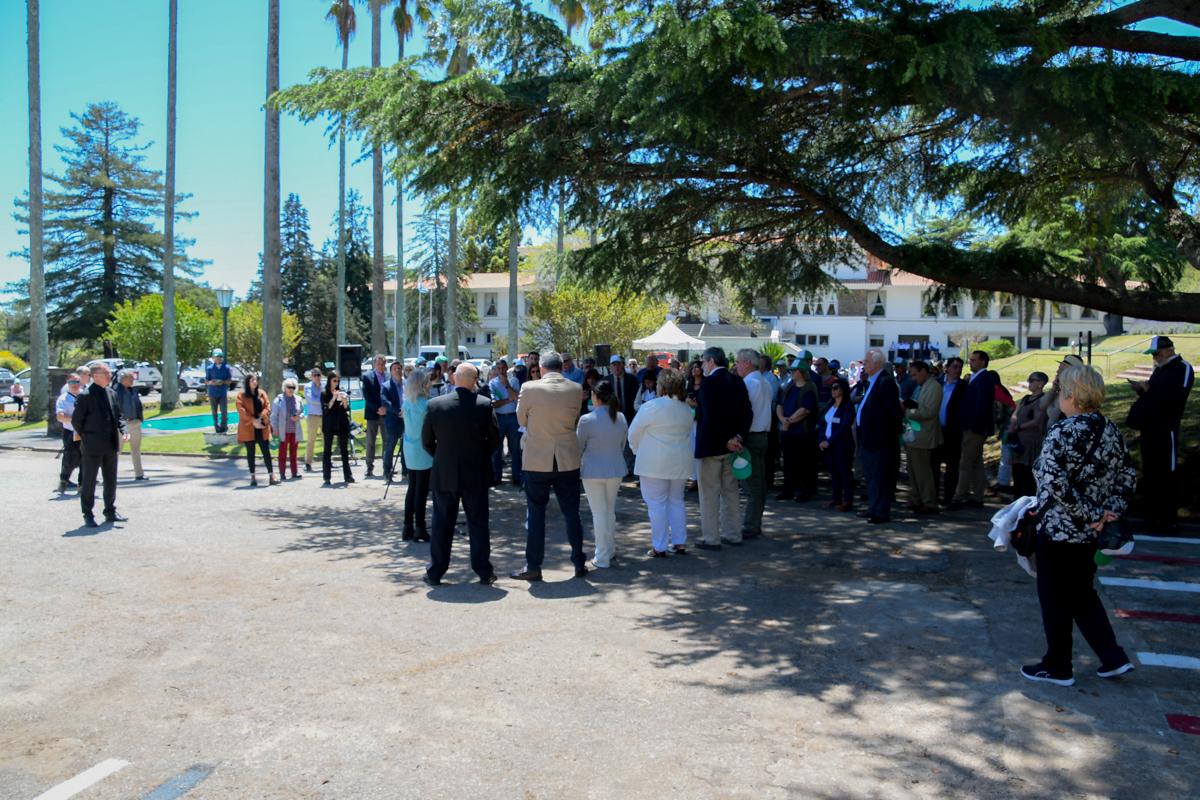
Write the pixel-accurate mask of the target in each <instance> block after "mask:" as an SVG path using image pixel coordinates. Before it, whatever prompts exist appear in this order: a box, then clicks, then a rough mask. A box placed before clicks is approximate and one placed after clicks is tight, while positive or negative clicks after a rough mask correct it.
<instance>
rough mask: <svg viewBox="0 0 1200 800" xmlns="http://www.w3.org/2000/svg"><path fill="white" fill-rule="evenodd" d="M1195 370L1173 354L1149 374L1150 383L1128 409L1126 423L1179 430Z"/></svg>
mask: <svg viewBox="0 0 1200 800" xmlns="http://www.w3.org/2000/svg"><path fill="white" fill-rule="evenodd" d="M1195 380H1196V374H1195V372H1194V371H1193V370H1192V365H1191V364H1189V363H1187V362H1186V361H1184V360H1183V359H1182V358H1181V357H1180V356H1175V357H1174V358H1172V359H1171V360H1170V361H1168V362H1167V363H1165V364H1163V365H1162V366H1161V367H1155V369H1154V372H1153V373H1152V374H1151V375H1150V381H1149V383H1150V386H1149V388H1148V389H1147V390H1146V392H1145V393H1144V394H1143V395H1142V396H1141V397H1139V398H1138V399H1137V400H1136V401H1135V402H1134V404H1133V406H1132V407H1131V408H1130V409H1129V417H1128V418H1127V419H1126V420H1125V424H1126V425H1128V426H1129V427H1131V428H1133V429H1134V430H1138V431H1147V432H1160V431H1163V432H1165V431H1175V432H1178V431H1179V423H1180V421H1181V420H1182V419H1183V409H1184V406H1185V405H1187V399H1188V394H1189V393H1191V391H1192V384H1193V383H1194V382H1195Z"/></svg>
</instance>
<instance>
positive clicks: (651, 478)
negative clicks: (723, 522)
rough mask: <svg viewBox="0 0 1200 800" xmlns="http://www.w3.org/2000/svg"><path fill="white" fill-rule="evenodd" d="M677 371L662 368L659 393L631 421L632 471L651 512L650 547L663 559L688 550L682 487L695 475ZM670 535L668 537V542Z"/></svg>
mask: <svg viewBox="0 0 1200 800" xmlns="http://www.w3.org/2000/svg"><path fill="white" fill-rule="evenodd" d="M686 398H687V386H686V383H685V380H684V377H683V375H682V374H680V372H679V371H678V370H672V369H664V370H662V371H661V372H659V373H658V397H656V398H655V399H653V400H651V401H650V402H649V403H644V404H643V405H642V407H641V410H639V411H638V413H637V416H635V417H634V418H633V424H632V425H630V426H629V447H630V448H631V449H632V450H633V452H634V453H635V454H636V455H637V458H636V460H635V461H634V465H633V471H634V473H635V474H636V475H638V477H640V478H641V484H642V498H643V499H644V500H645V501H646V510H647V512H648V513H649V515H650V536H651V549H650V551H649V552H648V553H647V554H646V555H648V556H651V557H652V558H663V557H665V556H666V555H667V547H668V546H670V547H671V549H673V550H674V551H675V553H677V554H679V555H682V554H684V553H686V552H687V546H686V545H687V512H686V510H685V509H684V506H683V491H684V487H685V486H686V485H687V480H688V478H690V477H691V476H692V468H693V466H694V464H693V458H692V453H693V450H692V448H691V447H689V446H688V442H689V441H690V440H691V435H692V409H691V408H690V407H689V406H688V404H687V402H686ZM668 540H669V541H668Z"/></svg>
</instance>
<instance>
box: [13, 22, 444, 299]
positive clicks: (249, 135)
mask: <svg viewBox="0 0 1200 800" xmlns="http://www.w3.org/2000/svg"><path fill="white" fill-rule="evenodd" d="M281 5H282V10H281V20H280V25H281V30H280V82H281V85H282V86H285V87H286V86H290V85H293V84H296V83H300V82H303V81H304V80H305V79H306V75H307V74H308V71H309V70H310V69H312V68H313V67H317V66H340V64H341V55H340V51H339V48H338V44H337V38H336V36H335V34H334V28H333V25H332V24H331V23H330V22H328V21H326V20H325V12H326V10H327V9H328V7H329V3H328V2H327V0H321V1H318V0H282V3H281ZM118 6H120V9H121V10H120V11H119V12H118V11H117V10H116V9H117V7H118ZM41 15H42V31H41V64H42V68H41V84H42V149H43V161H44V166H45V169H46V170H47V171H50V172H57V171H58V170H59V168H60V162H59V160H58V154H57V153H56V152H55V151H54V149H53V145H55V144H57V143H59V142H60V141H61V139H62V137H61V134H60V128H62V127H64V126H68V125H70V124H71V118H70V114H71V113H72V112H76V113H79V112H82V111H83V109H84V108H85V107H86V106H87V104H88V103H91V102H96V101H102V100H112V101H114V102H116V103H117V104H118V105H120V106H121V108H122V109H123V110H124V111H125V112H126V113H128V114H131V115H133V116H135V117H137V118H138V119H139V120H141V122H142V125H143V128H142V132H143V134H144V138H145V140H146V141H153V142H154V146H153V148H152V149H151V150H149V151H148V153H147V164H148V165H150V166H152V167H153V168H155V169H163V168H164V164H165V162H164V159H165V158H166V146H165V143H166V63H167V3H166V0H121V2H120V3H115V2H96V0H46V1H44V2H43V3H42V7H41ZM266 24H267V15H266V3H265V2H261V0H259V1H258V2H255V1H253V0H180V2H179V43H178V53H179V79H178V112H177V113H178V133H177V143H176V170H177V176H176V186H177V190H178V191H180V192H188V193H191V194H192V198H191V200H190V201H189V202H188V204H187V205H186V208H187V209H188V210H190V211H195V212H198V216H197V217H196V218H194V219H193V220H191V221H187V222H183V223H182V224H181V225H179V226H178V227H177V231H178V234H179V235H181V236H187V237H189V238H193V239H195V240H196V244H195V246H194V247H193V248H192V250H191V254H192V255H193V256H195V257H197V258H201V259H206V260H211V262H212V264H211V265H210V266H209V267H208V268H207V270H206V271H205V273H204V275H203V276H202V277H203V279H204V280H207V281H208V282H210V283H211V284H213V285H214V286H215V285H219V284H221V283H222V282H228V283H229V285H230V286H233V287H234V288H235V289H236V290H237V291H238V293H239V294H240V293H242V292H244V291H245V290H246V288H247V286H248V285H249V284H250V281H251V280H252V279H253V277H254V272H255V269H256V267H257V263H258V253H259V252H260V251H261V250H262V196H263V163H262V159H263V120H264V112H263V109H262V105H263V99H264V96H265V92H266V66H265V61H266V58H265V53H266ZM370 27H371V26H370V14H369V13H368V12H367V10H366V9H365V8H359V9H358V34H357V35H356V36H355V38H354V40H353V41H352V42H351V45H350V64H351V65H352V66H356V65H367V64H369V63H370V58H371V37H370ZM25 32H26V26H25V3H24V2H23V1H22V0H3V1H2V2H0V75H2V76H3V78H2V79H0V80H2V82H0V108H3V109H5V113H4V114H0V201H2V203H3V208H4V214H3V216H2V217H0V282H4V283H7V282H9V281H12V280H16V279H18V278H21V277H25V276H28V274H29V267H28V263H27V262H26V261H24V260H23V259H21V258H17V257H13V256H10V255H9V253H11V252H12V251H14V250H19V249H20V248H22V247H24V246H26V244H27V239H26V237H25V236H21V235H18V230H19V225H18V223H17V222H16V221H15V220H13V218H12V214H11V212H12V210H13V207H12V205H11V204H12V200H13V199H14V198H16V197H17V196H18V195H20V194H21V193H23V192H24V191H25V189H26V187H27V185H28V179H29V167H28V161H27V153H28V150H27V148H28V117H27V115H26V102H27V96H26V62H25V52H26V51H25ZM423 47H424V43H423V42H422V41H421V38H420V32H419V31H418V34H417V36H415V37H414V38H413V39H412V40H410V41H409V42H408V44H407V47H406V49H407V52H408V53H410V54H411V53H414V52H418V51H419V50H420V49H423ZM397 55H398V51H397V42H396V36H395V34H394V32H393V31H392V29H391V26H390V22H389V21H388V12H386V11H385V15H384V32H383V62H384V63H385V64H387V63H391V62H394V61H395V60H396V58H397ZM281 125H282V130H281V140H282V150H281V157H280V161H281V173H282V174H281V183H282V190H283V194H284V196H285V197H286V196H287V194H288V193H289V192H296V193H297V194H299V195H300V198H301V200H302V201H303V203H304V205H305V207H307V208H308V211H309V216H310V220H311V222H312V225H313V240H314V243H316V244H317V245H318V246H320V244H321V243H322V242H323V241H324V240H325V239H326V238H327V237H328V236H329V233H330V229H329V227H328V226H329V222H330V221H331V220H332V219H333V217H334V214H335V213H336V211H337V177H338V158H337V148H336V146H335V147H332V148H331V147H329V144H328V141H327V139H326V136H325V132H324V130H325V126H324V124H322V123H321V122H316V123H313V124H311V125H307V126H305V125H302V124H300V123H299V122H298V121H297V120H296V119H295V118H292V117H288V116H286V115H285V116H283V117H282V119H281ZM347 154H348V160H349V161H351V162H352V163H351V165H350V167H349V169H348V178H347V182H348V187H351V188H356V189H358V190H359V191H360V192H361V193H362V194H363V195H364V197H365V198H366V199H367V202H368V203H369V201H370V197H371V191H370V189H371V166H370V161H369V160H368V161H365V162H362V163H358V164H354V163H353V160H354V159H355V158H357V157H358V156H359V155H361V150H360V146H359V145H358V143H356V142H351V143H350V145H349V146H348V148H347ZM385 192H386V195H385V197H386V202H387V204H388V208H387V210H386V211H385V213H384V221H385V225H386V233H385V239H384V241H385V243H386V247H385V251H386V252H387V253H388V254H394V253H395V249H396V245H395V241H396V230H395V222H396V220H395V210H394V205H393V203H394V202H395V190H394V189H393V188H392V187H390V186H388V187H386V189H385ZM420 210H421V208H420V205H419V204H415V203H413V202H411V201H410V202H409V203H408V204H406V206H405V214H406V215H407V218H411V217H412V216H413V215H414V214H416V213H419V212H420ZM406 227H407V226H406Z"/></svg>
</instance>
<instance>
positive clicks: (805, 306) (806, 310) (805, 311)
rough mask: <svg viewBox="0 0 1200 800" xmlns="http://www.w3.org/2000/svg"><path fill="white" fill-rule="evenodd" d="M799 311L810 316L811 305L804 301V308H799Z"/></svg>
mask: <svg viewBox="0 0 1200 800" xmlns="http://www.w3.org/2000/svg"><path fill="white" fill-rule="evenodd" d="M800 313H801V314H803V315H804V316H806V317H807V316H811V315H812V306H811V305H809V304H808V303H805V304H804V308H802V309H800Z"/></svg>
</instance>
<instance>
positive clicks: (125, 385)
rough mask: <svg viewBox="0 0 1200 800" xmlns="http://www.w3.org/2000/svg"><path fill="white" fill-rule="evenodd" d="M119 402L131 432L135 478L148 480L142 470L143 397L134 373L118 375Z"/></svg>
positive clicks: (130, 444)
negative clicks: (137, 387) (136, 383)
mask: <svg viewBox="0 0 1200 800" xmlns="http://www.w3.org/2000/svg"><path fill="white" fill-rule="evenodd" d="M117 402H118V403H119V405H120V408H121V416H122V417H124V418H125V429H126V431H127V432H128V433H129V436H128V437H127V438H128V439H129V454H130V457H131V458H132V460H133V479H134V480H135V481H144V480H146V474H145V473H144V472H142V418H143V417H144V416H145V414H144V412H143V410H142V397H141V395H139V394H138V393H137V390H136V389H134V388H133V373H132V372H130V371H129V370H124V369H123V370H121V372H120V374H119V375H118V376H117ZM120 452H121V453H122V454H124V452H125V443H124V440H122V441H121V451H120Z"/></svg>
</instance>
